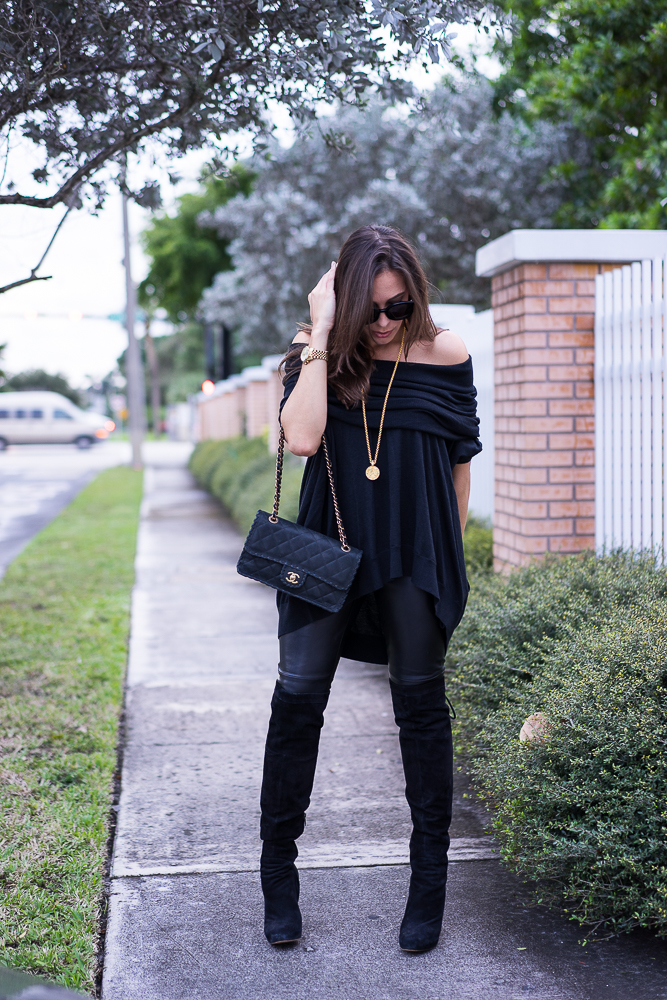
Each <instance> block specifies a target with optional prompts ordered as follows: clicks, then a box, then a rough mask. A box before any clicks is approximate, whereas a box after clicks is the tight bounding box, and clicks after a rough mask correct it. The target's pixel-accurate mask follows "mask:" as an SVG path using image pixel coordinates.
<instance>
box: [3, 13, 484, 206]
mask: <svg viewBox="0 0 667 1000" xmlns="http://www.w3.org/2000/svg"><path fill="white" fill-rule="evenodd" d="M485 9H486V4H485V3H484V2H483V0H399V2H396V0H373V2H371V3H368V2H367V0H328V2H326V3H324V2H322V0H312V2H311V0H309V2H301V0H276V2H272V3H265V2H264V0H253V2H252V3H248V2H246V0H200V2H198V3H196V4H178V3H154V2H153V0H124V2H123V3H120V4H112V5H106V4H100V3H98V2H96V0H77V2H76V3H74V2H72V0H50V2H49V3H48V5H46V6H45V7H43V6H37V7H35V6H34V5H33V4H31V3H26V2H9V3H3V4H2V5H0V51H2V61H1V62H0V135H2V136H3V142H4V141H5V140H6V139H7V138H8V131H7V130H16V132H17V133H20V134H22V135H23V137H24V138H25V139H27V140H28V141H29V142H32V143H33V144H34V145H35V146H36V147H37V149H36V152H37V156H38V158H40V159H41V163H40V162H39V160H38V163H37V166H36V169H35V170H34V171H33V172H32V179H33V181H34V184H31V183H30V181H29V180H28V177H27V176H26V175H25V171H24V181H26V182H27V183H26V185H25V187H24V186H23V185H22V190H20V191H19V190H17V189H16V184H15V181H16V176H15V175H14V177H12V172H11V171H10V173H9V175H8V176H6V177H3V182H4V183H6V187H5V189H4V190H3V191H0V204H24V205H34V206H36V207H42V208H51V207H52V206H53V205H57V204H58V203H59V202H67V201H69V200H70V198H71V197H72V195H73V194H74V195H76V193H77V192H78V191H80V190H81V192H82V193H84V192H85V189H86V187H87V186H88V188H89V190H90V188H91V187H92V189H93V191H94V192H95V193H96V194H97V196H98V197H102V196H103V193H104V188H105V185H106V184H107V183H108V182H109V180H111V179H112V178H113V177H114V175H115V174H116V171H115V170H111V171H109V172H104V171H103V168H104V167H105V166H106V165H107V164H109V162H110V161H114V160H115V161H117V162H118V161H119V160H120V161H121V162H122V160H123V158H124V155H125V153H126V152H127V151H132V152H137V151H140V150H141V149H142V148H145V145H146V142H147V140H150V138H151V137H155V138H154V141H159V142H160V143H161V144H162V145H163V146H164V147H165V148H166V149H167V150H168V151H169V152H170V153H172V154H175V155H176V156H179V155H182V154H183V153H184V152H185V151H187V150H188V149H196V148H200V147H201V146H203V145H204V144H205V143H206V141H207V140H212V139H217V140H218V141H219V142H220V145H221V146H223V147H224V145H225V143H224V140H223V139H222V138H221V137H222V136H225V135H227V134H229V133H234V132H238V130H240V129H246V130H248V131H249V132H250V133H251V134H252V133H254V134H258V133H262V132H265V131H266V128H267V125H266V107H267V101H269V100H273V101H278V102H279V103H281V104H282V105H283V106H285V107H287V108H289V110H290V112H291V113H292V114H293V115H298V116H302V117H303V116H304V115H305V116H307V115H308V114H310V115H311V116H312V115H313V114H314V113H315V109H316V107H317V104H318V102H319V101H321V100H325V101H333V100H336V99H342V100H345V101H355V100H358V99H359V98H360V97H361V96H362V95H363V94H364V92H365V91H367V90H368V89H369V88H372V87H377V86H378V85H379V86H381V87H383V88H384V89H385V90H393V91H394V92H400V91H404V90H405V83H404V81H403V79H402V74H401V73H400V69H401V67H404V66H405V65H406V64H407V63H409V62H410V61H411V60H412V59H414V58H415V56H417V57H418V58H419V59H420V60H421V61H423V62H424V63H426V64H430V63H431V62H438V61H439V59H440V58H441V57H442V56H444V57H447V56H448V55H449V54H450V50H449V44H448V39H449V26H450V25H451V24H452V23H465V22H467V21H473V20H474V21H476V22H477V23H480V22H481V20H482V19H483V18H484V15H485ZM487 21H488V18H487ZM397 69H398V70H399V72H398V73H397V72H396V70H397ZM7 147H8V149H10V148H11V144H10V143H7ZM17 148H19V147H18V146H17ZM21 155H23V154H21V153H18V156H19V157H20V156H21Z"/></svg>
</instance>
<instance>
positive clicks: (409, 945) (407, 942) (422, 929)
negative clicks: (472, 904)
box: [398, 874, 447, 953]
mask: <svg viewBox="0 0 667 1000" xmlns="http://www.w3.org/2000/svg"><path fill="white" fill-rule="evenodd" d="M446 880H447V875H446V874H445V876H444V879H443V878H442V876H440V877H439V878H434V879H424V878H419V877H415V875H414V874H413V876H412V878H411V879H410V892H409V894H408V902H407V906H406V907H405V915H404V917H403V921H402V923H401V929H400V932H399V935H398V944H399V947H400V948H401V950H402V951H409V952H415V953H417V952H424V951H431V949H432V948H435V946H436V945H437V943H438V941H439V939H440V932H441V930H442V919H443V916H444V912H445V892H446Z"/></svg>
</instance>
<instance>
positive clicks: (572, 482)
mask: <svg viewBox="0 0 667 1000" xmlns="http://www.w3.org/2000/svg"><path fill="white" fill-rule="evenodd" d="M618 266H619V265H618V264H597V263H590V264H588V263H581V264H577V263H572V264H569V263H535V264H531V263H525V264H519V265H518V266H515V267H512V268H510V269H509V270H507V271H504V272H502V273H500V274H496V275H495V276H494V277H493V279H492V304H493V315H494V339H495V407H496V409H495V414H496V416H495V447H496V458H495V518H494V564H495V566H496V569H500V570H508V569H510V568H511V567H513V566H521V565H523V564H525V563H527V562H528V561H530V559H531V558H532V557H534V556H539V555H542V554H544V553H546V552H578V551H580V550H581V549H589V548H593V547H594V544H595V521H594V517H595V450H594V449H595V436H594V431H595V424H594V398H593V397H594V393H593V362H594V340H593V329H594V320H595V281H594V278H595V275H596V274H598V273H601V272H602V271H606V270H608V269H609V268H611V267H618Z"/></svg>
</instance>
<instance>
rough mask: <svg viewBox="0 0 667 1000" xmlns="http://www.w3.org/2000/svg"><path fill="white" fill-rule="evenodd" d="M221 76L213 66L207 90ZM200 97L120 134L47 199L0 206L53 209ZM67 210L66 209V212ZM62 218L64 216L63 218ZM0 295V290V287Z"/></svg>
mask: <svg viewBox="0 0 667 1000" xmlns="http://www.w3.org/2000/svg"><path fill="white" fill-rule="evenodd" d="M219 75H220V64H218V65H216V66H215V67H214V69H213V70H212V71H211V73H210V74H209V76H208V80H207V88H208V87H211V86H213V85H215V83H216V82H217V79H218V77H219ZM201 100H202V94H201V93H195V94H193V95H192V96H191V97H190V98H189V99H187V100H185V101H183V103H182V104H180V105H179V107H177V108H175V109H174V110H173V111H171V112H170V113H169V114H168V115H165V116H164V117H163V118H160V119H159V120H158V121H156V122H153V123H152V124H150V125H146V126H144V128H141V129H137V131H136V132H133V133H132V134H131V135H123V136H122V137H121V138H120V139H117V140H116V142H113V143H110V144H109V145H108V146H107V147H106V148H105V149H102V150H100V152H99V153H97V154H96V155H95V156H93V157H92V158H91V159H90V160H88V161H87V162H86V163H84V164H83V165H82V166H81V167H79V169H78V170H77V171H76V172H75V173H73V174H72V175H71V177H69V178H68V179H67V180H66V181H65V183H64V184H63V185H62V187H60V188H59V189H58V191H56V192H55V194H52V195H51V196H50V197H47V198H39V197H35V196H30V195H22V194H18V193H17V194H3V195H0V205H28V206H31V207H33V208H54V207H55V206H56V205H58V204H59V203H60V202H61V201H64V200H65V198H66V197H67V195H68V194H69V193H70V191H71V190H72V188H73V187H75V188H76V191H78V190H79V188H80V187H81V184H82V183H83V182H84V181H87V180H89V178H90V177H91V175H92V174H94V173H95V172H96V171H97V170H99V169H100V168H101V167H103V166H104V164H105V163H106V162H108V161H109V160H110V159H111V158H112V157H113V156H115V154H116V153H120V152H122V151H123V150H126V149H129V148H130V147H131V146H133V145H134V144H135V143H137V142H138V141H139V140H140V139H145V138H147V137H148V136H151V135H154V134H155V133H156V132H162V131H164V130H165V129H167V128H169V127H170V126H172V125H178V124H179V121H180V119H182V118H184V117H185V115H187V114H188V113H189V112H190V111H192V109H193V108H194V107H196V106H197V104H199V103H201ZM68 211H69V210H68ZM63 218H64V217H63ZM0 292H2V289H1V288H0Z"/></svg>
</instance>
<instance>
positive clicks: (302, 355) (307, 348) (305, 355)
mask: <svg viewBox="0 0 667 1000" xmlns="http://www.w3.org/2000/svg"><path fill="white" fill-rule="evenodd" d="M309 350H310V347H309V346H308V344H306V346H305V347H304V349H303V350H302V352H301V360H302V361H305V360H306V358H307V357H308V351H309Z"/></svg>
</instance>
